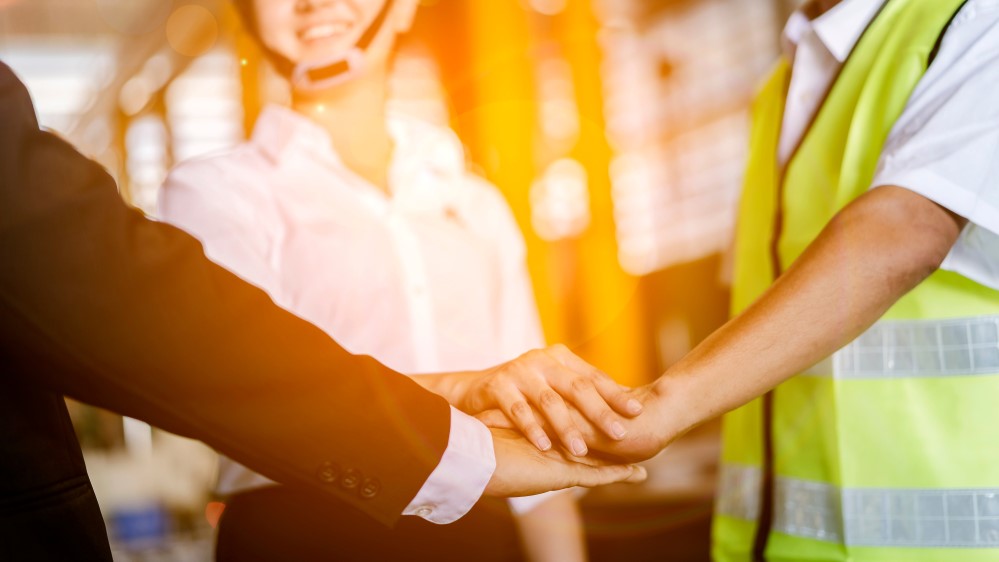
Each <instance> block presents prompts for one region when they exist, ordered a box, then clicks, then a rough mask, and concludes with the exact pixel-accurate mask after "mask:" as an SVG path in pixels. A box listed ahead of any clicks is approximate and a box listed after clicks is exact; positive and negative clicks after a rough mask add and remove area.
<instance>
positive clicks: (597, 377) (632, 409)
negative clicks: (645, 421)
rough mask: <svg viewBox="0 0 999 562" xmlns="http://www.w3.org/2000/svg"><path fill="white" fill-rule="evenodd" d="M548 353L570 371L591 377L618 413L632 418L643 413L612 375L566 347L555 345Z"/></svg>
mask: <svg viewBox="0 0 999 562" xmlns="http://www.w3.org/2000/svg"><path fill="white" fill-rule="evenodd" d="M546 351H547V352H548V353H549V354H550V355H551V356H552V357H554V358H555V360H557V361H558V362H559V363H561V364H563V365H565V366H566V367H568V368H569V369H572V370H573V371H576V372H577V373H580V374H583V375H587V376H589V377H590V380H591V381H592V382H593V385H594V386H595V387H596V388H597V392H599V393H600V396H601V397H603V399H604V400H605V401H606V402H607V404H609V405H610V406H611V408H614V409H615V410H616V411H617V412H618V413H620V414H623V415H626V416H632V417H633V416H637V415H638V414H640V413H642V403H641V402H639V401H638V400H636V399H635V398H634V397H633V396H630V395H629V394H628V391H630V390H631V389H630V388H628V387H626V386H623V385H619V384H617V383H616V382H615V381H614V379H612V378H611V377H610V375H608V374H607V373H605V372H603V371H601V370H600V369H598V368H596V367H594V366H593V365H590V364H589V363H587V362H586V361H583V360H582V359H581V358H580V357H579V356H578V355H576V354H575V353H573V352H572V351H570V350H569V348H567V347H566V346H564V345H562V344H555V345H553V346H551V347H549V348H548V349H547V350H546ZM594 421H596V420H594Z"/></svg>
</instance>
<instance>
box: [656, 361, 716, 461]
mask: <svg viewBox="0 0 999 562" xmlns="http://www.w3.org/2000/svg"><path fill="white" fill-rule="evenodd" d="M695 382H696V379H695V378H694V377H693V376H692V375H691V374H690V373H684V372H681V371H678V370H675V369H671V370H668V371H666V373H665V374H663V376H661V377H660V378H659V379H658V380H656V381H655V382H654V383H652V385H651V393H650V394H651V396H652V400H651V402H652V404H651V406H652V408H651V409H652V410H654V411H655V413H656V415H657V416H658V417H659V418H660V419H658V420H657V423H656V425H657V427H659V428H660V431H659V432H658V436H659V437H660V439H661V440H662V442H663V446H665V445H666V444H669V443H670V442H672V441H674V440H675V439H677V438H678V437H680V436H681V435H683V434H684V433H686V432H688V431H690V430H691V429H693V428H694V427H696V426H698V425H700V424H702V423H704V422H705V421H707V420H708V419H709V416H707V415H706V414H705V409H704V404H703V398H704V396H703V395H702V393H701V392H700V391H699V389H697V388H696V384H694V383H695Z"/></svg>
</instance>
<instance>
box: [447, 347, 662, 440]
mask: <svg viewBox="0 0 999 562" xmlns="http://www.w3.org/2000/svg"><path fill="white" fill-rule="evenodd" d="M459 394H460V397H458V399H457V400H452V402H453V403H455V405H457V406H458V408H460V409H462V410H464V411H465V412H468V413H471V414H475V413H478V412H481V411H484V410H488V409H491V408H497V409H499V410H500V411H502V412H503V413H504V414H505V415H506V416H507V417H508V418H509V419H510V420H512V421H513V424H514V426H515V427H516V428H517V429H519V430H520V432H521V433H523V434H524V435H526V436H527V438H528V439H530V440H531V442H532V443H534V444H535V446H536V447H537V448H538V449H540V450H542V451H547V450H549V449H550V448H551V447H552V442H551V440H550V438H549V435H548V433H547V432H546V431H545V430H544V429H543V427H545V426H547V427H549V428H551V429H553V430H554V432H555V433H556V434H557V435H558V437H559V440H560V441H561V442H562V444H563V445H564V446H565V448H566V449H568V450H569V451H571V452H572V453H573V454H574V455H577V456H583V455H585V454H586V453H587V451H588V449H587V445H586V443H587V440H586V439H585V438H584V436H583V434H582V432H581V431H580V428H579V427H578V426H577V423H576V422H575V421H573V418H572V415H571V413H570V408H569V405H567V404H566V401H567V400H568V402H569V404H571V406H572V407H573V408H574V409H575V410H577V411H578V412H579V413H580V414H582V416H583V418H585V420H586V423H587V425H588V426H589V425H591V424H592V426H593V427H596V428H599V431H600V432H601V433H602V434H603V435H604V436H606V437H608V438H610V439H612V440H620V439H623V438H624V437H625V435H626V434H627V429H626V425H625V423H624V422H625V418H624V417H622V415H623V416H628V417H633V416H637V415H638V414H640V413H641V412H642V403H641V402H640V401H638V400H636V399H635V398H634V397H632V396H630V395H629V394H628V393H627V390H626V389H625V388H623V387H621V386H619V385H618V384H617V383H615V382H614V380H613V379H611V378H610V377H609V376H607V375H606V374H605V373H603V372H602V371H600V370H599V369H597V368H596V367H593V366H592V365H590V364H589V363H587V362H585V361H583V360H582V359H580V358H579V357H577V356H576V355H574V354H573V353H572V352H571V351H569V349H568V348H567V347H565V346H564V345H560V344H559V345H553V346H551V347H549V348H547V349H543V350H534V351H529V352H527V353H525V354H523V355H521V356H520V357H518V358H516V359H514V360H513V361H509V362H507V363H504V364H502V365H499V366H497V367H494V368H492V369H487V370H485V371H482V372H481V373H479V374H478V375H477V376H469V377H466V378H465V379H464V386H463V387H462V388H461V389H460V390H459ZM539 413H540V414H541V415H538V414H539ZM619 414H620V415H619ZM545 421H547V423H546V424H544V425H543V422H545Z"/></svg>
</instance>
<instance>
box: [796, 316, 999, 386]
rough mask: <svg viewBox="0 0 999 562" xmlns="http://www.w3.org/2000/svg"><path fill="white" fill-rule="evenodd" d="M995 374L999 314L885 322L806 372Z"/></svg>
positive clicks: (854, 375) (855, 376) (842, 376)
mask: <svg viewBox="0 0 999 562" xmlns="http://www.w3.org/2000/svg"><path fill="white" fill-rule="evenodd" d="M995 373H999V316H979V317H975V318H958V319H949V320H908V321H885V320H882V321H881V322H878V323H877V324H875V325H874V326H872V327H871V328H870V329H869V330H867V331H866V332H864V333H863V334H862V335H861V336H860V337H858V338H857V339H855V340H854V341H853V342H852V343H850V344H849V345H847V346H846V347H844V348H843V349H841V350H840V351H838V352H836V353H835V354H834V355H833V357H832V358H831V359H827V360H826V361H823V362H822V363H819V364H818V365H816V366H814V367H812V368H810V369H808V370H807V371H805V372H803V373H802V374H803V375H810V376H832V377H834V378H837V379H884V378H913V377H946V376H965V375H992V374H995Z"/></svg>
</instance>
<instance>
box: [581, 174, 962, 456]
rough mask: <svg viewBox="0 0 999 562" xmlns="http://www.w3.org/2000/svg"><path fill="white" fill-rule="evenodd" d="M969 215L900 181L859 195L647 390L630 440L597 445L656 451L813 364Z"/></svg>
mask: <svg viewBox="0 0 999 562" xmlns="http://www.w3.org/2000/svg"><path fill="white" fill-rule="evenodd" d="M964 222H965V221H964V220H963V219H961V218H960V217H957V216H955V215H953V214H952V213H950V212H948V211H947V210H945V209H944V208H942V207H940V206H939V205H937V204H936V203H934V202H933V201H930V200H929V199H927V198H925V197H923V196H921V195H918V194H916V193H914V192H912V191H910V190H907V189H904V188H901V187H897V186H882V187H878V188H876V189H873V190H871V191H870V192H868V193H866V194H865V195H863V196H861V197H860V198H858V199H856V200H855V201H854V202H853V203H851V204H850V205H848V206H847V207H846V208H844V209H843V210H842V211H841V212H840V213H839V214H838V215H837V216H836V217H835V218H834V219H833V220H832V221H830V223H829V224H828V225H827V226H826V228H825V229H824V230H823V231H822V233H821V234H820V235H819V236H818V238H817V239H816V240H815V241H814V242H813V243H812V244H811V245H810V246H809V247H808V249H807V250H806V251H805V252H804V253H803V254H802V256H801V257H800V258H798V260H797V261H795V263H794V264H793V265H792V266H791V267H790V268H789V269H788V270H787V272H785V273H784V274H783V275H781V277H780V278H779V279H778V280H777V282H776V283H774V285H773V286H772V287H771V288H770V289H769V290H768V291H767V292H766V293H764V294H763V295H762V296H761V297H760V298H759V299H758V300H757V301H756V302H755V303H754V304H753V305H751V306H750V307H749V308H748V309H747V310H746V311H745V312H743V313H742V314H740V315H739V316H737V317H735V318H734V319H732V320H731V321H729V322H728V323H726V324H725V325H724V326H722V327H721V328H720V329H718V330H717V331H716V332H715V333H714V334H712V335H711V336H710V337H708V338H707V339H706V340H705V341H704V342H702V343H701V344H700V345H698V346H697V347H696V348H695V349H694V350H693V351H691V352H690V353H689V354H688V355H687V356H685V357H684V358H683V359H681V360H680V361H679V362H678V363H677V364H676V365H674V366H673V367H671V368H670V369H669V370H668V371H667V372H666V373H665V374H664V375H663V376H662V377H661V378H660V379H659V380H657V381H656V382H655V383H653V384H651V385H649V386H648V387H645V388H643V389H641V390H640V391H638V393H637V394H638V396H640V397H641V399H642V400H643V401H644V403H645V407H646V412H645V413H644V414H643V415H642V416H640V417H638V418H636V419H634V420H628V421H627V422H626V423H627V424H628V430H629V436H628V437H627V438H626V439H625V440H624V441H622V442H610V441H603V442H602V443H599V444H597V445H594V446H593V448H595V449H600V450H603V451H605V452H608V453H610V454H612V455H617V456H619V457H621V458H626V459H629V460H633V461H634V460H640V459H645V458H649V457H651V456H653V455H655V454H656V453H658V452H659V451H660V450H661V449H662V448H664V447H665V446H666V445H668V444H669V443H670V442H671V441H673V440H674V439H676V438H677V437H679V436H680V435H682V434H683V433H684V432H686V431H687V430H689V429H691V428H693V427H695V426H697V425H699V424H701V423H703V422H705V421H707V420H709V419H712V418H714V417H716V416H718V415H720V414H722V413H724V412H727V411H729V410H732V409H734V408H736V407H738V406H740V405H742V404H745V403H746V402H748V401H750V400H751V399H753V398H755V397H757V396H760V395H762V394H764V393H766V392H767V391H769V390H770V389H772V388H773V387H775V386H776V385H777V384H779V383H780V382H782V381H784V380H786V379H787V378H789V377H791V376H793V375H795V374H796V373H799V372H801V371H803V370H805V369H807V368H808V367H811V366H812V365H814V364H815V363H817V362H819V361H820V360H822V359H823V358H825V357H827V356H829V355H830V354H831V353H833V352H834V351H836V350H837V349H839V348H840V347H842V346H843V345H845V344H847V343H849V342H850V341H851V340H852V339H853V338H855V337H856V336H857V335H859V334H860V333H861V332H862V331H863V330H865V329H866V328H867V327H869V326H870V325H871V324H873V323H874V322H875V321H876V320H877V319H878V318H880V317H881V315H882V314H883V313H884V312H885V311H886V310H887V309H888V308H889V307H890V306H891V305H892V304H893V303H895V301H897V300H898V299H899V298H901V297H902V296H903V295H905V294H906V293H907V292H908V291H909V290H911V289H912V288H913V287H915V286H916V285H917V284H918V283H919V282H920V281H922V280H923V279H925V278H926V277H927V276H929V275H930V274H931V273H933V272H934V271H935V270H936V269H937V267H938V266H939V265H940V263H941V262H942V261H943V259H944V257H945V256H946V255H947V253H948V251H949V250H950V248H951V246H952V245H953V243H954V241H955V240H956V239H957V237H958V235H959V233H960V232H961V228H962V226H963V224H964ZM577 419H578V418H577ZM584 431H585V430H584ZM589 433H590V434H592V435H596V433H595V432H593V431H592V430H589Z"/></svg>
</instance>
